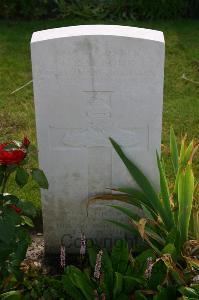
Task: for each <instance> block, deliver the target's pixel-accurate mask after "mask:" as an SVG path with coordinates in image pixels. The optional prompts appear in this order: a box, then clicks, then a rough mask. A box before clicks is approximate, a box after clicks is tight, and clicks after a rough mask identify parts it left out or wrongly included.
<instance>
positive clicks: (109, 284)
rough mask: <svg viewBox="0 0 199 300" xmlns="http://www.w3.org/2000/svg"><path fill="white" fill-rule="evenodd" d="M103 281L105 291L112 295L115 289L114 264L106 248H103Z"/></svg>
mask: <svg viewBox="0 0 199 300" xmlns="http://www.w3.org/2000/svg"><path fill="white" fill-rule="evenodd" d="M102 270H103V279H102V280H103V283H104V285H105V293H106V294H107V295H109V296H110V297H111V294H112V291H113V274H114V273H113V266H112V261H111V259H110V256H109V254H108V252H107V250H106V249H103V255H102Z"/></svg>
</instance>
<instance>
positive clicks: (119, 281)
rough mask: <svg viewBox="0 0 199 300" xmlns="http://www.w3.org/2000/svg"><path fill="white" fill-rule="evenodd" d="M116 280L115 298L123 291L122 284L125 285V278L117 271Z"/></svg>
mask: <svg viewBox="0 0 199 300" xmlns="http://www.w3.org/2000/svg"><path fill="white" fill-rule="evenodd" d="M114 277H115V281H114V287H113V298H114V299H117V296H118V295H119V294H120V293H121V292H122V286H123V278H122V274H120V273H118V272H115V276H114Z"/></svg>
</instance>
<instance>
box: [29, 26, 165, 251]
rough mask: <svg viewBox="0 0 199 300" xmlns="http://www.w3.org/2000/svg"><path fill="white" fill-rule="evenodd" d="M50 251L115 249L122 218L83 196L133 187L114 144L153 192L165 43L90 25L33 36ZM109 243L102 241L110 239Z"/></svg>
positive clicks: (128, 30) (153, 34) (129, 30)
mask: <svg viewBox="0 0 199 300" xmlns="http://www.w3.org/2000/svg"><path fill="white" fill-rule="evenodd" d="M31 52H32V70H33V82H34V98H35V110H36V125H37V140H38V148H39V163H40V167H41V168H42V169H43V170H44V171H45V173H46V175H47V178H48V180H49V190H48V191H42V206H43V222H44V236H45V243H46V250H47V252H56V251H58V249H59V246H60V243H61V238H63V239H64V243H66V246H67V248H69V249H68V251H69V252H70V251H71V252H73V251H76V252H78V251H79V238H80V236H81V232H84V233H85V235H86V236H87V238H93V239H96V240H97V241H98V242H104V243H105V244H106V245H107V243H109V242H110V243H111V242H112V243H113V242H114V239H116V238H120V237H122V236H124V234H125V233H124V232H123V231H122V230H118V228H116V227H114V226H111V225H110V224H108V223H105V222H104V219H115V218H117V220H119V221H121V220H123V218H124V217H123V216H122V215H121V214H119V213H117V212H115V211H114V210H113V209H111V208H108V207H104V203H102V204H101V203H98V204H95V205H93V206H92V207H90V208H89V211H88V216H87V210H86V202H87V198H88V196H92V195H95V194H97V193H103V192H105V191H107V190H106V188H111V187H113V188H116V187H118V186H121V185H123V186H124V185H125V186H127V185H131V184H132V180H131V178H130V176H129V175H128V172H127V171H126V169H125V167H124V165H123V164H122V162H121V161H120V159H119V158H118V156H117V154H116V153H115V151H114V150H113V149H112V147H111V144H110V142H109V140H108V137H112V138H114V139H115V140H116V141H117V142H118V143H119V144H120V145H122V146H123V149H124V150H125V152H126V153H127V155H128V156H129V157H130V158H131V159H132V160H133V161H134V162H135V163H136V164H137V165H138V166H139V167H141V168H142V170H143V171H144V172H145V174H146V175H147V176H148V177H149V179H150V180H151V181H152V182H153V183H154V185H155V186H156V187H158V185H159V182H158V181H159V179H158V174H157V168H156V157H155V151H156V149H157V150H159V149H160V141H161V126H162V101H163V79H164V37H163V33H162V32H159V31H154V30H149V29H142V28H134V27H127V26H110V25H86V26H73V27H65V28H56V29H50V30H44V31H39V32H35V33H34V34H33V36H32V40H31ZM106 239H107V240H106Z"/></svg>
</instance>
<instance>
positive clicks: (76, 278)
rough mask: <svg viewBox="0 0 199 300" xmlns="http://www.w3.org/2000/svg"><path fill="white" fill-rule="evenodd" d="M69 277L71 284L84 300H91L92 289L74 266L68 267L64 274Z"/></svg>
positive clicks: (88, 281)
mask: <svg viewBox="0 0 199 300" xmlns="http://www.w3.org/2000/svg"><path fill="white" fill-rule="evenodd" d="M67 272H68V275H70V280H71V282H72V284H73V285H74V286H75V287H77V288H78V289H79V290H80V291H81V292H82V294H83V296H84V297H85V299H86V300H93V296H94V289H93V286H92V284H91V281H90V280H89V278H88V277H87V276H86V275H85V274H84V273H83V272H81V271H80V270H79V269H78V268H76V267H74V266H68V267H67V271H66V274H67Z"/></svg>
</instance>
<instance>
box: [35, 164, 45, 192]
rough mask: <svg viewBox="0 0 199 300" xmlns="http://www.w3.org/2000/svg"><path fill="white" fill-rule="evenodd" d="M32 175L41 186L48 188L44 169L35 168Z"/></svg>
mask: <svg viewBox="0 0 199 300" xmlns="http://www.w3.org/2000/svg"><path fill="white" fill-rule="evenodd" d="M32 177H33V179H34V180H35V181H36V183H37V184H38V185H39V186H40V188H43V189H48V180H47V178H46V176H45V174H44V172H43V171H42V170H40V169H33V170H32Z"/></svg>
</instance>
